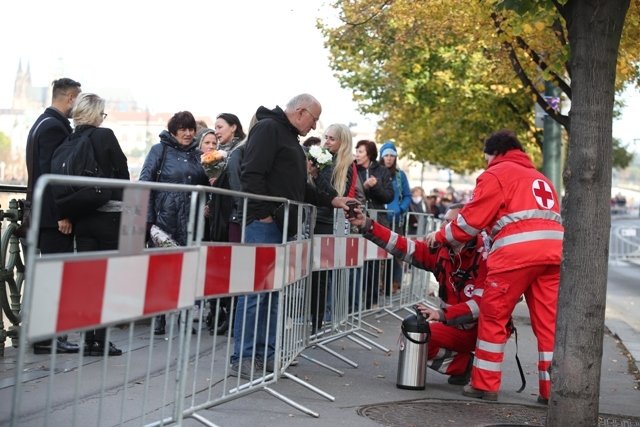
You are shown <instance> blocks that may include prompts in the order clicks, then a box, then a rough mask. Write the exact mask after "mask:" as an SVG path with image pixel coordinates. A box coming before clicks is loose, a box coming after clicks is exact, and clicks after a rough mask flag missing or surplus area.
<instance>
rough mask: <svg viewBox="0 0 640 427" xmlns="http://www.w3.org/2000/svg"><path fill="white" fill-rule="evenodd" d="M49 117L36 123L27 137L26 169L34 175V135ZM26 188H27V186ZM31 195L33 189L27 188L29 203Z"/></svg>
mask: <svg viewBox="0 0 640 427" xmlns="http://www.w3.org/2000/svg"><path fill="white" fill-rule="evenodd" d="M51 118H52V117H51V116H47V117H45V118H44V119H42V120H41V121H40V123H38V124H37V125H36V127H35V129H33V132H31V133H30V134H29V136H28V139H27V167H28V169H29V170H30V171H31V173H32V174H33V173H35V168H34V166H35V155H36V143H35V138H36V134H37V133H38V129H40V126H41V125H42V124H43V123H44V122H46V121H47V120H49V119H51ZM29 142H31V144H29ZM27 187H28V186H27ZM32 193H33V188H31V189H29V188H27V200H29V201H31V198H32Z"/></svg>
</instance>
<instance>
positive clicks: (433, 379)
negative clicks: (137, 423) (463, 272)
mask: <svg viewBox="0 0 640 427" xmlns="http://www.w3.org/2000/svg"><path fill="white" fill-rule="evenodd" d="M407 314H408V313H407ZM515 314H516V325H517V327H518V346H519V348H518V355H519V357H520V360H521V362H522V365H523V369H524V371H525V375H526V380H527V386H526V389H525V390H524V391H523V392H522V393H517V392H516V390H517V389H518V388H519V387H520V377H519V374H518V369H517V366H516V362H515V357H514V355H515V342H514V340H513V339H511V340H510V341H509V343H508V345H507V349H506V354H505V362H504V364H503V372H504V375H503V384H502V390H501V393H500V398H499V402H498V403H485V402H482V401H479V400H476V399H469V398H466V397H464V396H462V395H461V394H460V391H461V387H460V386H452V385H449V384H447V377H445V376H443V375H440V374H438V373H436V372H434V371H431V370H429V371H428V373H427V388H426V390H424V391H409V390H401V389H398V388H397V387H396V386H395V383H396V368H397V351H396V345H397V338H398V333H399V332H398V331H399V325H400V322H399V321H398V320H397V319H394V318H392V317H390V316H385V317H383V318H381V319H378V320H375V319H373V318H369V319H368V320H369V321H371V322H373V323H375V325H376V326H377V327H379V328H380V329H382V330H383V331H384V332H383V333H382V334H381V335H380V336H379V338H377V339H376V341H377V342H379V343H380V344H382V345H384V346H387V347H388V348H389V349H391V352H390V353H388V354H385V353H383V352H381V351H380V350H377V349H373V350H366V349H364V348H363V347H360V346H359V345H357V344H356V343H354V342H352V341H351V340H349V339H342V340H340V341H337V342H334V343H332V344H330V345H329V347H331V348H332V349H334V350H336V351H338V352H340V353H341V354H343V355H344V356H346V357H348V358H350V359H352V360H354V361H357V362H358V364H359V366H358V368H357V369H354V368H352V367H350V366H348V365H346V364H345V363H344V362H342V361H340V360H338V359H336V358H335V357H334V356H331V355H329V354H328V353H325V352H324V351H322V350H320V349H310V350H307V352H305V354H308V355H310V356H312V357H314V358H317V359H319V360H322V361H323V362H325V363H329V364H331V365H332V366H334V367H337V368H339V369H340V370H342V371H344V372H345V374H344V376H342V377H340V376H338V375H336V374H334V373H332V372H330V371H328V370H326V369H324V368H321V367H319V366H317V365H315V364H313V363H311V362H309V361H307V360H305V359H304V358H299V360H300V363H299V364H298V366H296V367H291V368H290V369H289V370H288V372H290V373H292V374H294V375H297V376H299V377H300V378H303V379H305V380H307V381H309V382H310V383H311V384H313V385H315V386H317V387H319V388H320V389H322V390H324V391H326V392H328V393H330V394H332V395H334V396H335V398H336V401H335V402H329V401H328V400H325V399H324V398H322V397H320V396H318V395H316V394H314V393H312V392H310V391H308V390H306V389H304V388H302V387H301V386H299V385H297V384H295V383H294V382H292V381H290V380H286V379H282V380H280V381H279V382H278V384H276V385H275V387H274V389H275V390H277V391H278V392H280V393H282V394H284V395H285V396H287V397H289V398H291V399H294V400H295V401H297V402H298V403H300V404H302V405H304V406H307V407H308V408H310V409H312V410H314V411H316V412H318V413H319V414H320V417H319V418H312V417H309V416H307V415H305V414H303V413H301V412H299V411H297V410H296V409H294V408H292V407H290V406H288V405H286V404H284V403H283V402H281V401H280V400H278V399H276V398H274V397H272V396H271V395H269V394H268V393H266V392H262V391H261V392H257V393H254V394H252V395H250V396H248V397H245V398H244V399H240V400H237V401H232V402H228V403H226V404H224V405H221V406H218V407H215V408H211V409H209V410H206V411H202V412H201V413H200V415H203V416H205V417H206V418H207V419H209V420H210V421H211V422H213V423H215V424H217V425H220V426H242V425H252V426H349V427H357V426H376V425H394V426H401V425H404V426H415V425H425V426H439V425H443V426H444V425H446V426H454V425H456V426H457V425H465V426H467V427H471V426H487V425H492V424H506V423H508V424H512V425H516V424H514V422H515V423H523V424H528V425H544V422H543V417H544V416H545V415H546V407H545V406H543V405H539V404H537V403H536V398H537V395H538V381H537V349H536V344H535V338H534V336H533V333H532V331H531V326H530V325H529V318H528V312H527V309H526V306H525V305H524V304H519V305H518V308H517V310H516V313H515ZM403 316H404V314H403ZM600 396H601V397H600V413H601V414H605V415H604V417H603V424H602V425H605V424H606V425H608V426H617V425H625V426H640V390H639V383H638V381H637V379H636V378H635V377H634V375H632V374H631V373H630V370H629V361H628V359H627V358H626V357H625V355H624V354H623V348H622V347H621V346H620V345H619V342H618V341H617V340H616V339H615V338H614V337H613V336H611V335H609V334H607V335H605V337H604V351H603V358H602V379H601V388H600ZM361 414H362V415H361ZM606 414H610V415H619V416H621V417H615V416H614V417H607V415H606ZM365 415H366V416H365ZM536 420H537V421H536ZM185 425H194V426H195V425H199V424H198V423H196V422H195V421H193V420H189V421H187V423H185Z"/></svg>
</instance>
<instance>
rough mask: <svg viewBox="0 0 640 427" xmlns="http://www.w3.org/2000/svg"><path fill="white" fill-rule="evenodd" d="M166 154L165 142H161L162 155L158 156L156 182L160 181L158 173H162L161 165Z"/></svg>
mask: <svg viewBox="0 0 640 427" xmlns="http://www.w3.org/2000/svg"><path fill="white" fill-rule="evenodd" d="M166 156H167V144H162V156H160V167H159V168H158V170H157V171H156V182H158V181H160V173H162V166H164V159H165V158H166Z"/></svg>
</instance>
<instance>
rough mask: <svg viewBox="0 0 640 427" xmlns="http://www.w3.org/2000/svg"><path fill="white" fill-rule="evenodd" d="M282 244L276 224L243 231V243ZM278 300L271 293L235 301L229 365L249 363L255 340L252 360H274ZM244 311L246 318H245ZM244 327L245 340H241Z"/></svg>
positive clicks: (258, 224) (260, 224)
mask: <svg viewBox="0 0 640 427" xmlns="http://www.w3.org/2000/svg"><path fill="white" fill-rule="evenodd" d="M281 242H282V232H281V231H280V229H279V228H278V226H277V225H276V223H275V222H270V223H263V222H260V221H253V222H252V223H251V224H249V225H247V228H246V229H245V243H281ZM278 296H279V293H278V292H271V293H261V294H249V295H245V296H241V297H238V305H237V307H236V312H235V321H234V324H233V355H232V356H231V363H235V362H237V361H238V360H239V359H240V358H241V357H242V359H243V360H245V359H248V360H250V359H251V357H252V356H253V352H254V339H255V357H256V358H257V359H262V360H265V361H266V360H267V359H271V358H272V357H273V355H274V354H275V348H276V330H277V329H276V328H277V322H278ZM269 301H271V304H269ZM245 307H246V312H247V313H246V317H245V316H244V314H245V313H244V312H245ZM267 315H268V316H269V324H267ZM245 321H246V323H245ZM256 321H257V328H256ZM243 327H244V337H243V336H242V329H243ZM254 331H255V334H254ZM265 352H266V355H265ZM265 356H266V357H265Z"/></svg>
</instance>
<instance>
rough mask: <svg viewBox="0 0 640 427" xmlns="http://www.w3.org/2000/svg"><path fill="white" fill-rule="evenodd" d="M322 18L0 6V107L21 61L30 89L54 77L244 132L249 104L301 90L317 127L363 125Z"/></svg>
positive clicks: (286, 3) (266, 6) (234, 7)
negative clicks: (336, 73)
mask: <svg viewBox="0 0 640 427" xmlns="http://www.w3.org/2000/svg"><path fill="white" fill-rule="evenodd" d="M331 13H332V9H330V8H328V7H327V6H325V5H324V2H323V1H322V0H304V1H302V0H275V1H274V0H271V1H250V0H232V1H220V0H213V1H195V0H183V1H180V2H177V1H170V2H169V1H163V0H161V1H138V0H128V1H122V0H109V1H94V0H82V1H78V0H65V1H62V2H54V1H49V0H47V1H42V0H38V1H35V0H21V1H2V2H0V16H2V17H3V19H2V20H3V22H2V25H1V26H0V40H2V56H3V58H2V65H1V67H2V69H1V71H0V72H1V74H0V108H7V107H10V105H11V97H12V94H13V83H14V79H15V73H16V70H17V67H18V61H19V60H20V59H22V64H23V67H25V66H26V63H27V62H28V63H29V64H30V68H31V74H32V83H33V84H34V85H35V86H46V85H48V84H50V82H51V81H52V79H53V78H54V77H55V76H60V75H61V74H64V75H65V76H68V77H71V78H73V79H76V80H78V81H80V82H81V83H82V89H83V90H84V91H95V92H98V91H99V90H100V89H102V88H115V89H120V88H128V89H130V90H131V91H132V93H133V95H134V96H135V98H136V100H138V102H139V105H140V106H142V107H145V106H148V107H149V109H150V110H152V111H167V112H175V111H180V110H191V111H192V112H194V113H196V114H201V115H209V116H215V115H217V114H218V113H221V112H231V113H235V114H237V115H238V116H239V117H240V118H241V120H242V121H243V123H245V122H246V123H247V124H248V121H249V118H250V117H251V115H252V114H253V112H255V110H256V108H257V107H258V106H260V105H265V106H267V107H274V106H275V105H276V104H278V105H283V104H284V103H286V101H287V100H288V99H289V98H291V97H292V96H293V95H296V94H298V93H301V92H309V93H311V94H312V95H314V96H316V97H317V98H318V99H319V100H320V102H321V103H322V105H323V114H322V121H323V123H325V124H330V123H333V122H342V123H347V124H348V123H349V122H357V123H359V124H360V125H363V124H364V123H365V119H364V118H363V117H362V116H361V115H360V114H359V113H357V112H356V111H355V110H356V108H355V104H354V103H353V102H352V100H351V93H350V91H348V90H345V89H342V88H340V85H339V83H338V82H337V80H336V79H335V78H334V77H333V73H332V71H331V70H330V68H329V61H328V54H327V51H326V50H325V49H324V47H323V38H322V35H321V34H320V32H319V31H318V30H317V29H316V18H317V17H318V16H329V14H331ZM98 94H100V93H99V92H98ZM369 126H371V125H369Z"/></svg>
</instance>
